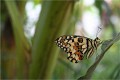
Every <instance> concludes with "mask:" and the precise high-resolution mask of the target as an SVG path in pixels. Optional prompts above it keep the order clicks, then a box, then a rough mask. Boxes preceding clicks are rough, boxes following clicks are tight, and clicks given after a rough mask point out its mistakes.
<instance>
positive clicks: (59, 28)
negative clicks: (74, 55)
mask: <svg viewBox="0 0 120 80" xmlns="http://www.w3.org/2000/svg"><path fill="white" fill-rule="evenodd" d="M99 27H101V28H102V30H101V31H100V33H98V35H97V30H98V28H99ZM118 32H120V1H119V0H30V1H29V0H21V1H19V0H10V1H9V0H2V1H0V38H1V39H0V40H1V41H0V45H1V46H0V55H1V63H0V65H1V66H0V68H1V69H0V72H1V73H0V74H1V76H0V78H1V79H38V78H39V79H52V80H56V79H63V80H65V79H78V78H79V77H80V76H83V75H84V74H85V73H86V71H87V69H88V68H89V67H90V66H91V65H92V64H93V63H94V62H95V58H96V56H97V55H99V54H100V51H101V48H100V47H99V48H98V50H97V52H96V53H95V54H94V55H93V56H92V57H91V58H90V59H87V60H82V61H80V62H79V63H78V64H75V63H71V62H70V61H68V60H67V54H66V53H64V52H63V51H62V50H61V49H59V48H58V47H57V46H56V44H55V43H54V40H55V39H56V38H57V37H59V36H61V35H80V36H86V37H89V38H91V39H95V38H96V37H97V36H98V37H99V38H100V39H101V40H102V41H104V40H109V39H112V38H114V36H115V35H117V33H118ZM92 79H96V80H97V79H120V41H118V42H116V43H115V44H114V45H113V46H112V47H111V48H110V49H109V50H108V51H107V52H106V54H105V55H104V57H103V59H102V60H101V62H100V63H99V65H98V66H97V68H96V69H95V71H94V73H93V75H92Z"/></svg>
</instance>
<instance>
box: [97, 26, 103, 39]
mask: <svg viewBox="0 0 120 80" xmlns="http://www.w3.org/2000/svg"><path fill="white" fill-rule="evenodd" d="M101 26H103V25H102V24H101V25H100V26H98V30H97V33H96V37H97V36H98V33H99V32H100V31H101V30H102V28H101Z"/></svg>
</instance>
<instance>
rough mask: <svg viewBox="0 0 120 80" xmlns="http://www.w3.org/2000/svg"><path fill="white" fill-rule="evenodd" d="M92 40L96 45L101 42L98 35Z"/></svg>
mask: <svg viewBox="0 0 120 80" xmlns="http://www.w3.org/2000/svg"><path fill="white" fill-rule="evenodd" d="M94 42H95V44H96V46H97V47H98V46H99V45H100V44H101V43H102V41H101V40H100V39H99V38H98V37H96V38H95V39H94Z"/></svg>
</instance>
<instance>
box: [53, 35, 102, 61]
mask: <svg viewBox="0 0 120 80" xmlns="http://www.w3.org/2000/svg"><path fill="white" fill-rule="evenodd" d="M55 43H56V44H57V46H58V47H60V48H61V49H63V50H64V51H65V52H66V53H67V54H68V57H67V59H68V60H70V61H71V62H73V63H78V62H79V61H80V60H83V59H84V58H86V59H88V58H90V57H91V56H92V55H93V53H94V52H95V50H97V47H98V46H99V45H100V44H101V40H100V39H99V38H98V37H96V38H95V39H94V40H93V39H90V38H87V37H84V36H78V35H73V36H70V35H63V36H60V37H58V38H57V39H56V40H55Z"/></svg>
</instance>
